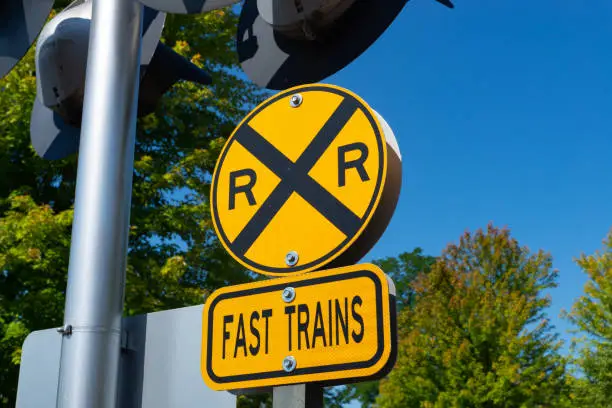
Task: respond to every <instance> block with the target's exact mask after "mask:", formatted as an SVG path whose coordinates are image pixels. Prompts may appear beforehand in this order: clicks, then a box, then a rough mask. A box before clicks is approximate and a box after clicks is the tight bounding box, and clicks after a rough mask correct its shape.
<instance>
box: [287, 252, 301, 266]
mask: <svg viewBox="0 0 612 408" xmlns="http://www.w3.org/2000/svg"><path fill="white" fill-rule="evenodd" d="M299 259H300V257H299V255H298V253H297V252H295V251H289V252H288V253H287V255H285V263H286V264H287V266H295V265H297V263H298V261H299Z"/></svg>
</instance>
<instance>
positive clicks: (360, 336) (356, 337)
mask: <svg viewBox="0 0 612 408" xmlns="http://www.w3.org/2000/svg"><path fill="white" fill-rule="evenodd" d="M362 304H363V301H362V300H361V297H360V296H359V295H358V296H355V297H354V298H353V301H352V302H351V311H352V312H353V320H355V321H356V322H357V323H359V326H361V330H359V334H357V333H356V332H355V330H353V333H351V336H352V337H353V341H354V342H355V343H361V340H363V330H364V327H363V317H361V315H360V314H359V313H357V311H356V310H355V305H359V306H361V305H362Z"/></svg>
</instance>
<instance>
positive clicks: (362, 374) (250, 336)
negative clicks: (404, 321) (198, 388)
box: [201, 264, 396, 390]
mask: <svg viewBox="0 0 612 408" xmlns="http://www.w3.org/2000/svg"><path fill="white" fill-rule="evenodd" d="M394 299H395V289H394V287H393V283H392V282H391V281H390V280H389V278H388V277H387V276H386V275H385V274H384V273H383V272H382V271H381V270H380V269H379V268H378V267H376V266H374V265H370V264H364V265H356V266H351V267H346V268H339V269H337V270H329V271H321V272H313V273H310V274H308V275H303V276H300V277H292V278H280V279H273V280H267V281H264V282H257V283H252V284H246V285H239V286H233V287H228V288H224V289H221V290H218V291H216V292H215V293H213V295H212V296H211V297H210V298H209V299H208V301H207V303H206V305H205V306H204V313H203V325H202V327H203V343H202V366H201V367H202V376H203V378H204V380H205V382H206V383H207V385H208V386H209V387H211V388H213V389H216V390H233V389H242V388H253V387H266V386H278V385H285V384H295V383H305V382H319V381H322V382H326V381H340V380H343V379H344V380H347V379H355V380H363V379H365V378H375V377H376V376H377V375H384V374H385V373H386V372H387V371H388V370H389V369H390V368H391V367H390V366H391V365H392V364H393V362H394V351H395V324H396V323H395V310H394V305H395V300H394ZM344 382H346V381H344Z"/></svg>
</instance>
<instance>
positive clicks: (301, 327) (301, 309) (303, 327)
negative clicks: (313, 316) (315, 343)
mask: <svg viewBox="0 0 612 408" xmlns="http://www.w3.org/2000/svg"><path fill="white" fill-rule="evenodd" d="M303 315H304V316H306V320H304V321H302V316H303ZM297 320H298V323H297V329H298V350H301V349H302V336H301V334H302V333H304V340H305V341H306V349H307V350H308V349H309V348H310V341H309V340H308V322H309V321H310V316H309V313H308V306H306V305H298V319H297Z"/></svg>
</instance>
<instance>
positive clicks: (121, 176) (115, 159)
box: [57, 0, 143, 408]
mask: <svg viewBox="0 0 612 408" xmlns="http://www.w3.org/2000/svg"><path fill="white" fill-rule="evenodd" d="M93 1H94V3H93V16H92V26H91V32H90V33H91V34H90V40H89V54H88V60H87V79H86V84H85V100H84V108H83V120H82V125H81V143H80V148H79V164H78V176H77V185H76V202H75V213H74V224H73V228H72V245H71V248H70V266H69V271H68V287H67V289H66V309H65V315H64V330H63V340H62V354H61V361H60V376H59V384H58V396H57V406H58V407H61V408H85V407H87V408H114V407H115V406H116V399H117V398H116V397H117V378H118V367H119V356H120V354H119V353H120V341H121V316H122V310H123V295H124V284H125V268H126V257H127V244H128V229H129V216H130V202H131V195H132V173H133V165H134V143H135V133H136V108H137V103H138V101H137V94H138V85H139V80H138V78H139V63H140V41H141V40H140V35H141V30H142V14H143V13H142V5H141V4H140V3H139V2H137V1H136V0H93Z"/></svg>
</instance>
